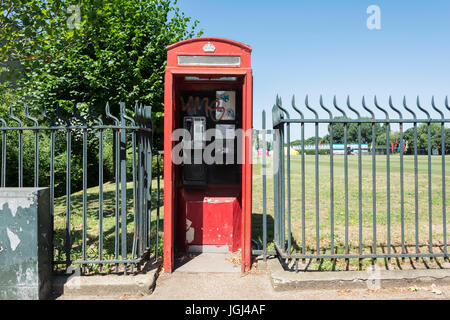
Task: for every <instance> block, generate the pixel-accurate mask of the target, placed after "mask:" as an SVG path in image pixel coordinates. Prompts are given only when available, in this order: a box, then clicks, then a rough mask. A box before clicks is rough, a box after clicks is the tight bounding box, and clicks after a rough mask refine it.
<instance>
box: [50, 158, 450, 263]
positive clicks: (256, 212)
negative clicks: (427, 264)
mask: <svg viewBox="0 0 450 320" xmlns="http://www.w3.org/2000/svg"><path fill="white" fill-rule="evenodd" d="M447 158H448V157H447ZM418 159H419V174H418V181H419V197H418V203H419V244H420V246H421V247H420V250H421V251H422V252H427V250H428V248H427V246H428V237H429V216H428V164H427V156H419V158H418ZM305 160H306V161H305V172H306V176H305V180H306V181H305V183H306V193H305V200H306V201H305V208H306V212H305V213H306V217H305V218H306V221H305V231H306V243H305V244H306V249H307V252H314V250H315V243H316V233H315V232H316V231H315V230H316V220H315V219H316V214H315V189H314V186H315V171H314V170H315V166H314V161H315V159H314V156H313V155H306V156H305ZM357 161H358V158H357V156H356V155H349V157H348V172H349V176H348V177H349V178H348V199H349V201H348V203H349V205H348V228H349V229H348V230H349V231H348V234H349V248H350V253H357V252H358V251H357V250H358V245H359V235H358V226H359V219H358V216H359V213H358V162H357ZM390 162H391V174H390V179H391V210H390V212H391V214H390V215H391V245H392V252H400V250H401V248H400V240H401V229H400V220H401V219H400V161H399V156H398V155H391V159H390ZM300 165H301V157H300V156H292V157H291V216H292V217H291V220H292V228H291V230H292V239H293V241H292V244H293V249H294V250H295V251H297V252H299V251H300V247H301V244H302V243H301V230H302V216H301V205H302V203H301V167H300ZM376 171H377V177H376V182H377V190H376V197H377V212H376V214H377V246H378V249H377V250H378V252H387V248H386V244H387V210H386V197H387V193H386V156H383V155H377V162H376ZM431 177H432V227H433V230H432V235H433V245H434V246H435V250H440V249H441V247H439V246H440V245H442V244H443V215H442V176H441V157H440V156H433V157H432V176H431ZM329 179H330V167H329V156H328V155H321V156H319V204H320V210H319V219H320V223H319V230H320V234H319V239H320V246H321V248H323V250H324V251H323V252H329V247H330V238H331V233H330V182H329ZM261 181H262V180H261V164H260V163H256V164H254V165H253V215H252V223H253V226H252V238H253V239H256V240H258V241H259V242H260V243H262V241H261V240H262V182H261ZM163 187H164V184H163V181H162V180H161V189H163ZM446 189H447V197H446V207H447V212H448V211H449V210H448V208H449V206H450V194H449V190H450V161H447V163H446ZM344 196H345V190H344V157H343V156H338V155H337V156H335V157H334V221H335V223H334V229H335V234H334V241H335V242H334V244H335V250H336V251H335V252H337V253H344V244H345V243H344V241H345V203H344ZM114 197H115V184H114V182H108V183H105V184H104V204H103V208H104V227H103V228H104V248H103V255H104V258H105V259H112V258H114V241H115V234H114V225H115V217H114V207H115V204H114ZM71 199H72V202H71V203H72V208H71V233H72V255H71V259H72V260H75V259H80V258H81V256H82V251H81V235H82V210H83V207H82V191H80V192H76V193H74V194H72V197H71ZM127 199H128V203H127V208H128V225H127V233H128V234H127V247H128V258H131V248H132V239H133V230H134V223H133V200H132V199H133V190H132V183H131V182H129V183H128V185H127ZM404 199H405V201H404V212H405V215H404V217H405V241H406V245H407V250H408V252H414V250H415V248H414V246H415V209H414V208H415V207H414V202H415V199H414V158H413V156H404ZM266 200H267V210H268V219H267V220H268V230H267V231H268V240H269V244H268V248H269V249H271V248H273V243H272V241H273V208H274V203H273V172H272V170H271V164H270V162H268V174H267V199H266ZM362 201H363V202H362V226H363V238H362V243H363V253H371V246H372V242H373V239H372V230H373V229H372V217H373V216H372V161H371V156H370V155H369V156H363V157H362ZM152 203H153V204H152V214H151V217H152V224H151V226H152V227H151V239H152V246H153V247H152V250H154V245H155V234H156V180H155V179H154V180H153V182H152ZM162 203H163V198H162V190H161V204H162ZM448 215H450V213H447V225H450V221H449V218H448ZM65 224H66V217H65V196H63V197H59V198H56V199H55V232H56V236H55V237H56V241H57V247H56V254H55V259H56V260H65V253H64V238H65V231H64V230H65ZM286 229H287V228H286ZM447 229H448V227H447ZM162 230H163V206H161V207H160V225H159V235H160V242H159V253H160V254H161V253H162V244H163V241H162ZM98 231H99V219H98V187H93V188H90V189H88V212H87V236H88V239H87V257H88V259H92V260H94V259H98V254H99V248H98V239H99V232H98ZM447 238H448V239H447V243H449V244H450V232H447ZM350 260H352V259H350ZM379 260H380V259H379ZM438 261H439V260H438ZM352 263H353V264H355V261H350V264H352ZM357 263H358V262H357V261H356V264H357ZM364 263H370V261H369V262H364ZM380 263H382V262H380ZM316 267H317V268H318V269H329V268H333V267H332V265H331V264H330V262H325V263H322V262H321V263H317V264H314V263H313V264H311V265H310V268H316ZM93 268H94V271H95V268H96V267H93ZM336 268H338V269H339V264H338V266H337V267H336ZM341 268H345V267H344V266H341Z"/></svg>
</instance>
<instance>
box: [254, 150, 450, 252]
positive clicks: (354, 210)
mask: <svg viewBox="0 0 450 320" xmlns="http://www.w3.org/2000/svg"><path fill="white" fill-rule="evenodd" d="M447 158H448V157H447ZM329 159H330V158H329V156H328V155H321V156H319V192H318V194H319V240H320V247H321V248H324V251H323V252H329V247H330V239H331V232H330V221H331V220H330V208H331V205H330V160H329ZM431 165H432V170H431V181H432V189H431V190H432V199H431V202H432V229H433V230H432V236H433V245H434V246H436V247H435V249H434V250H436V251H439V250H440V249H439V247H438V246H439V245H442V244H443V214H442V167H441V157H440V156H433V157H432V162H431ZM269 167H271V164H270V166H269ZM386 173H387V171H386V156H382V155H377V161H376V222H377V232H376V242H377V245H378V250H379V251H378V252H382V251H383V250H384V252H386V251H387V248H386V245H387V235H388V231H387V219H388V214H387V186H386V183H387V178H386ZM301 174H302V173H301V156H291V232H292V243H293V249H294V250H295V251H297V252H299V251H300V247H301V244H302V236H301V230H302V210H301V208H302V201H301ZM445 174H446V190H447V197H446V207H447V212H449V210H448V207H449V205H450V195H449V190H450V161H448V160H447V162H446V172H445ZM344 179H345V178H344V156H342V155H336V156H334V230H335V231H334V245H335V248H336V249H337V250H336V251H335V252H337V253H344V245H345V201H344V199H345V187H344V185H345V180H344ZM286 183H287V181H286ZM305 185H306V188H305V231H306V238H305V245H306V251H307V252H308V253H310V252H315V244H316V207H315V199H316V198H315V196H316V193H315V156H313V155H306V156H305ZM286 192H287V189H286ZM418 195H419V196H418V208H419V209H418V217H419V244H420V246H421V251H422V252H424V251H427V247H425V246H428V243H429V240H428V239H429V238H428V237H429V231H428V228H429V215H428V213H429V210H428V162H427V156H419V157H418ZM390 199H391V200H390V202H391V204H390V206H391V207H390V219H391V230H390V234H391V245H392V250H393V251H392V252H395V251H394V250H397V252H400V250H401V249H400V248H399V246H400V244H401V201H400V157H399V155H391V156H390ZM266 201H267V212H268V215H269V216H268V223H269V226H268V237H269V240H272V239H273V210H274V198H273V172H272V170H271V169H269V170H268V174H267V198H266ZM358 201H359V193H358V157H357V155H350V156H349V157H348V240H349V246H350V253H358V251H357V250H358V245H359V231H358V230H359V223H360V219H359V205H358ZM372 201H373V199H372V159H371V156H370V155H368V156H363V157H362V219H361V224H362V231H363V232H362V235H363V237H362V243H363V246H364V248H363V253H371V246H372V244H373V236H372V233H373V229H372V225H373V223H372V219H373V214H372ZM448 215H449V214H447V225H449V219H448ZM286 217H287V205H286ZM261 221H262V177H261V164H260V163H257V164H254V165H253V234H252V237H253V238H254V239H258V240H259V241H261V238H262V229H261ZM404 224H405V227H404V228H405V233H404V236H405V241H406V244H407V246H408V247H407V250H409V252H414V250H415V248H414V247H411V245H415V193H414V157H413V156H404ZM447 229H448V228H447ZM286 230H287V227H286ZM449 236H450V233H449V232H447V243H450V238H449ZM269 248H273V245H272V244H270V245H269Z"/></svg>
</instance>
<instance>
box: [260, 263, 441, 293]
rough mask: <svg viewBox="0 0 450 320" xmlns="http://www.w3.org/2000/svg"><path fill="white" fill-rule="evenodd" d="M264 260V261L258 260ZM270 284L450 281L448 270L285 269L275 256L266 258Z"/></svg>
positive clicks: (376, 285)
mask: <svg viewBox="0 0 450 320" xmlns="http://www.w3.org/2000/svg"><path fill="white" fill-rule="evenodd" d="M260 264H264V262H260ZM266 267H267V270H268V271H269V274H270V276H271V282H272V286H273V287H274V289H275V290H277V291H283V290H295V289H330V288H333V289H336V290H346V289H370V290H372V289H373V290H377V289H382V288H390V287H403V288H405V287H411V286H414V285H416V286H424V285H425V286H426V285H431V284H432V283H435V284H439V285H450V270H448V269H430V270H381V269H373V270H367V271H306V272H305V271H299V272H295V271H292V270H286V269H285V268H283V264H282V263H280V261H279V260H278V259H276V258H275V259H269V260H267V262H266Z"/></svg>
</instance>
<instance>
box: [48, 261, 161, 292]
mask: <svg viewBox="0 0 450 320" xmlns="http://www.w3.org/2000/svg"><path fill="white" fill-rule="evenodd" d="M159 271H160V267H159V264H155V265H154V266H153V267H152V268H151V269H149V270H146V271H145V273H142V274H129V275H123V274H106V275H85V276H54V277H53V280H52V282H53V296H52V298H53V299H56V298H58V297H59V296H61V295H64V296H65V297H66V298H67V297H70V296H73V297H75V296H78V297H83V296H95V295H98V296H105V297H112V296H118V295H124V294H125V295H146V294H151V293H152V292H153V290H154V287H155V283H156V279H157V277H158V275H159Z"/></svg>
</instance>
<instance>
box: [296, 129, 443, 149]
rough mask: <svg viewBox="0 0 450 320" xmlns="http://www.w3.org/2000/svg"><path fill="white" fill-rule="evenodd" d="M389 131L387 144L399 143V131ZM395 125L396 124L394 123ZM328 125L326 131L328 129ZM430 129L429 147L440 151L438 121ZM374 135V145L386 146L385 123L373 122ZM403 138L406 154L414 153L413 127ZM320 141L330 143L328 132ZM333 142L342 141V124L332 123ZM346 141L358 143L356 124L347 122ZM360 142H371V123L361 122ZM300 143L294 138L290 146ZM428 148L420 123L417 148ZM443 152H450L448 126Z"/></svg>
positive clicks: (312, 140)
mask: <svg viewBox="0 0 450 320" xmlns="http://www.w3.org/2000/svg"><path fill="white" fill-rule="evenodd" d="M393 126H394V125H392V124H391V128H390V131H389V144H391V143H394V144H395V141H397V143H398V144H400V132H399V131H395V132H394V131H392V127H393ZM395 127H397V125H395ZM329 128H330V127H328V131H329ZM430 129H431V130H430V131H431V148H432V149H436V150H438V151H439V153H440V152H441V125H440V124H439V123H432V124H431V126H430ZM375 135H376V147H377V148H381V147H386V124H380V123H376V124H375ZM315 139H316V138H315V137H309V138H307V139H305V145H313V144H315V143H316V142H315V141H316V140H315ZM403 139H404V140H405V142H406V143H407V146H408V148H407V150H406V152H405V153H406V154H413V153H414V128H413V127H411V128H408V129H407V130H404V132H403ZM319 141H320V142H321V143H325V144H327V143H330V134H329V132H328V133H327V134H326V135H324V136H323V137H319ZM333 143H344V124H343V123H334V124H333ZM347 143H349V144H350V143H352V144H353V143H358V124H357V123H348V124H347ZM361 143H368V144H369V145H370V144H371V143H372V124H371V123H362V124H361ZM300 144H301V140H300V139H298V140H295V141H292V142H291V145H292V146H297V145H300ZM427 148H428V128H427V124H426V123H422V124H420V125H418V126H417V149H418V150H427ZM445 153H446V154H449V153H450V128H445Z"/></svg>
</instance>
